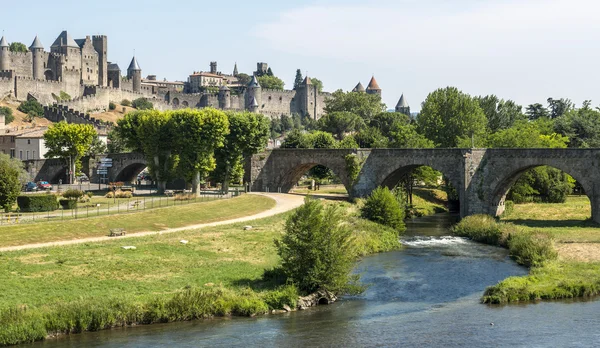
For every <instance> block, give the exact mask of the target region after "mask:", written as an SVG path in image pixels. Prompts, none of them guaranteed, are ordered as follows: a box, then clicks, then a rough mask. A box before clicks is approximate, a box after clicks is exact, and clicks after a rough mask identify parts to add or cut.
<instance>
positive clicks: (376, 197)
mask: <svg viewBox="0 0 600 348" xmlns="http://www.w3.org/2000/svg"><path fill="white" fill-rule="evenodd" d="M403 203H404V202H400V201H399V200H397V199H396V197H395V196H394V194H393V193H392V192H391V191H390V190H389V189H388V188H387V187H378V188H376V189H375V190H373V192H372V193H371V195H370V196H369V197H368V198H367V199H366V200H365V204H364V205H363V207H362V208H361V209H360V212H361V215H362V217H363V218H365V219H368V220H371V221H373V222H377V223H379V224H382V225H385V226H389V227H391V228H393V229H395V230H397V231H399V232H402V231H404V230H405V229H406V226H405V225H404V211H405V209H404V206H403V205H402V204H403Z"/></svg>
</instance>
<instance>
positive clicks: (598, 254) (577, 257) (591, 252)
mask: <svg viewBox="0 0 600 348" xmlns="http://www.w3.org/2000/svg"><path fill="white" fill-rule="evenodd" d="M556 249H557V250H558V256H559V257H560V258H561V259H563V260H565V261H579V262H599V261H600V243H560V244H557V245H556Z"/></svg>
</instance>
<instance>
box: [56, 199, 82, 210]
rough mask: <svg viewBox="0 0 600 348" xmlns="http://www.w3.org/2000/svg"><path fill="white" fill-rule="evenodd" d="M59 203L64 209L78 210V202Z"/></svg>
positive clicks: (62, 200)
mask: <svg viewBox="0 0 600 348" xmlns="http://www.w3.org/2000/svg"><path fill="white" fill-rule="evenodd" d="M58 203H60V206H61V207H62V208H63V209H75V208H77V201H75V200H72V199H61V200H59V201H58Z"/></svg>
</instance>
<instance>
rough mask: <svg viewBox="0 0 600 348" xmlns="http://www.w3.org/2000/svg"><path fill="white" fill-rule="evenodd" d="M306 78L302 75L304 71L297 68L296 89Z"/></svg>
mask: <svg viewBox="0 0 600 348" xmlns="http://www.w3.org/2000/svg"><path fill="white" fill-rule="evenodd" d="M303 81H304V78H303V77H302V71H300V69H297V70H296V78H295V79H294V89H298V86H300V85H301V84H302V82H303Z"/></svg>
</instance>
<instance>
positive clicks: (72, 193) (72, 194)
mask: <svg viewBox="0 0 600 348" xmlns="http://www.w3.org/2000/svg"><path fill="white" fill-rule="evenodd" d="M84 195H85V193H84V192H83V191H81V190H76V189H68V190H66V191H65V192H64V193H63V194H62V196H63V197H64V198H66V199H72V200H78V199H79V198H81V197H83V196H84Z"/></svg>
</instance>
